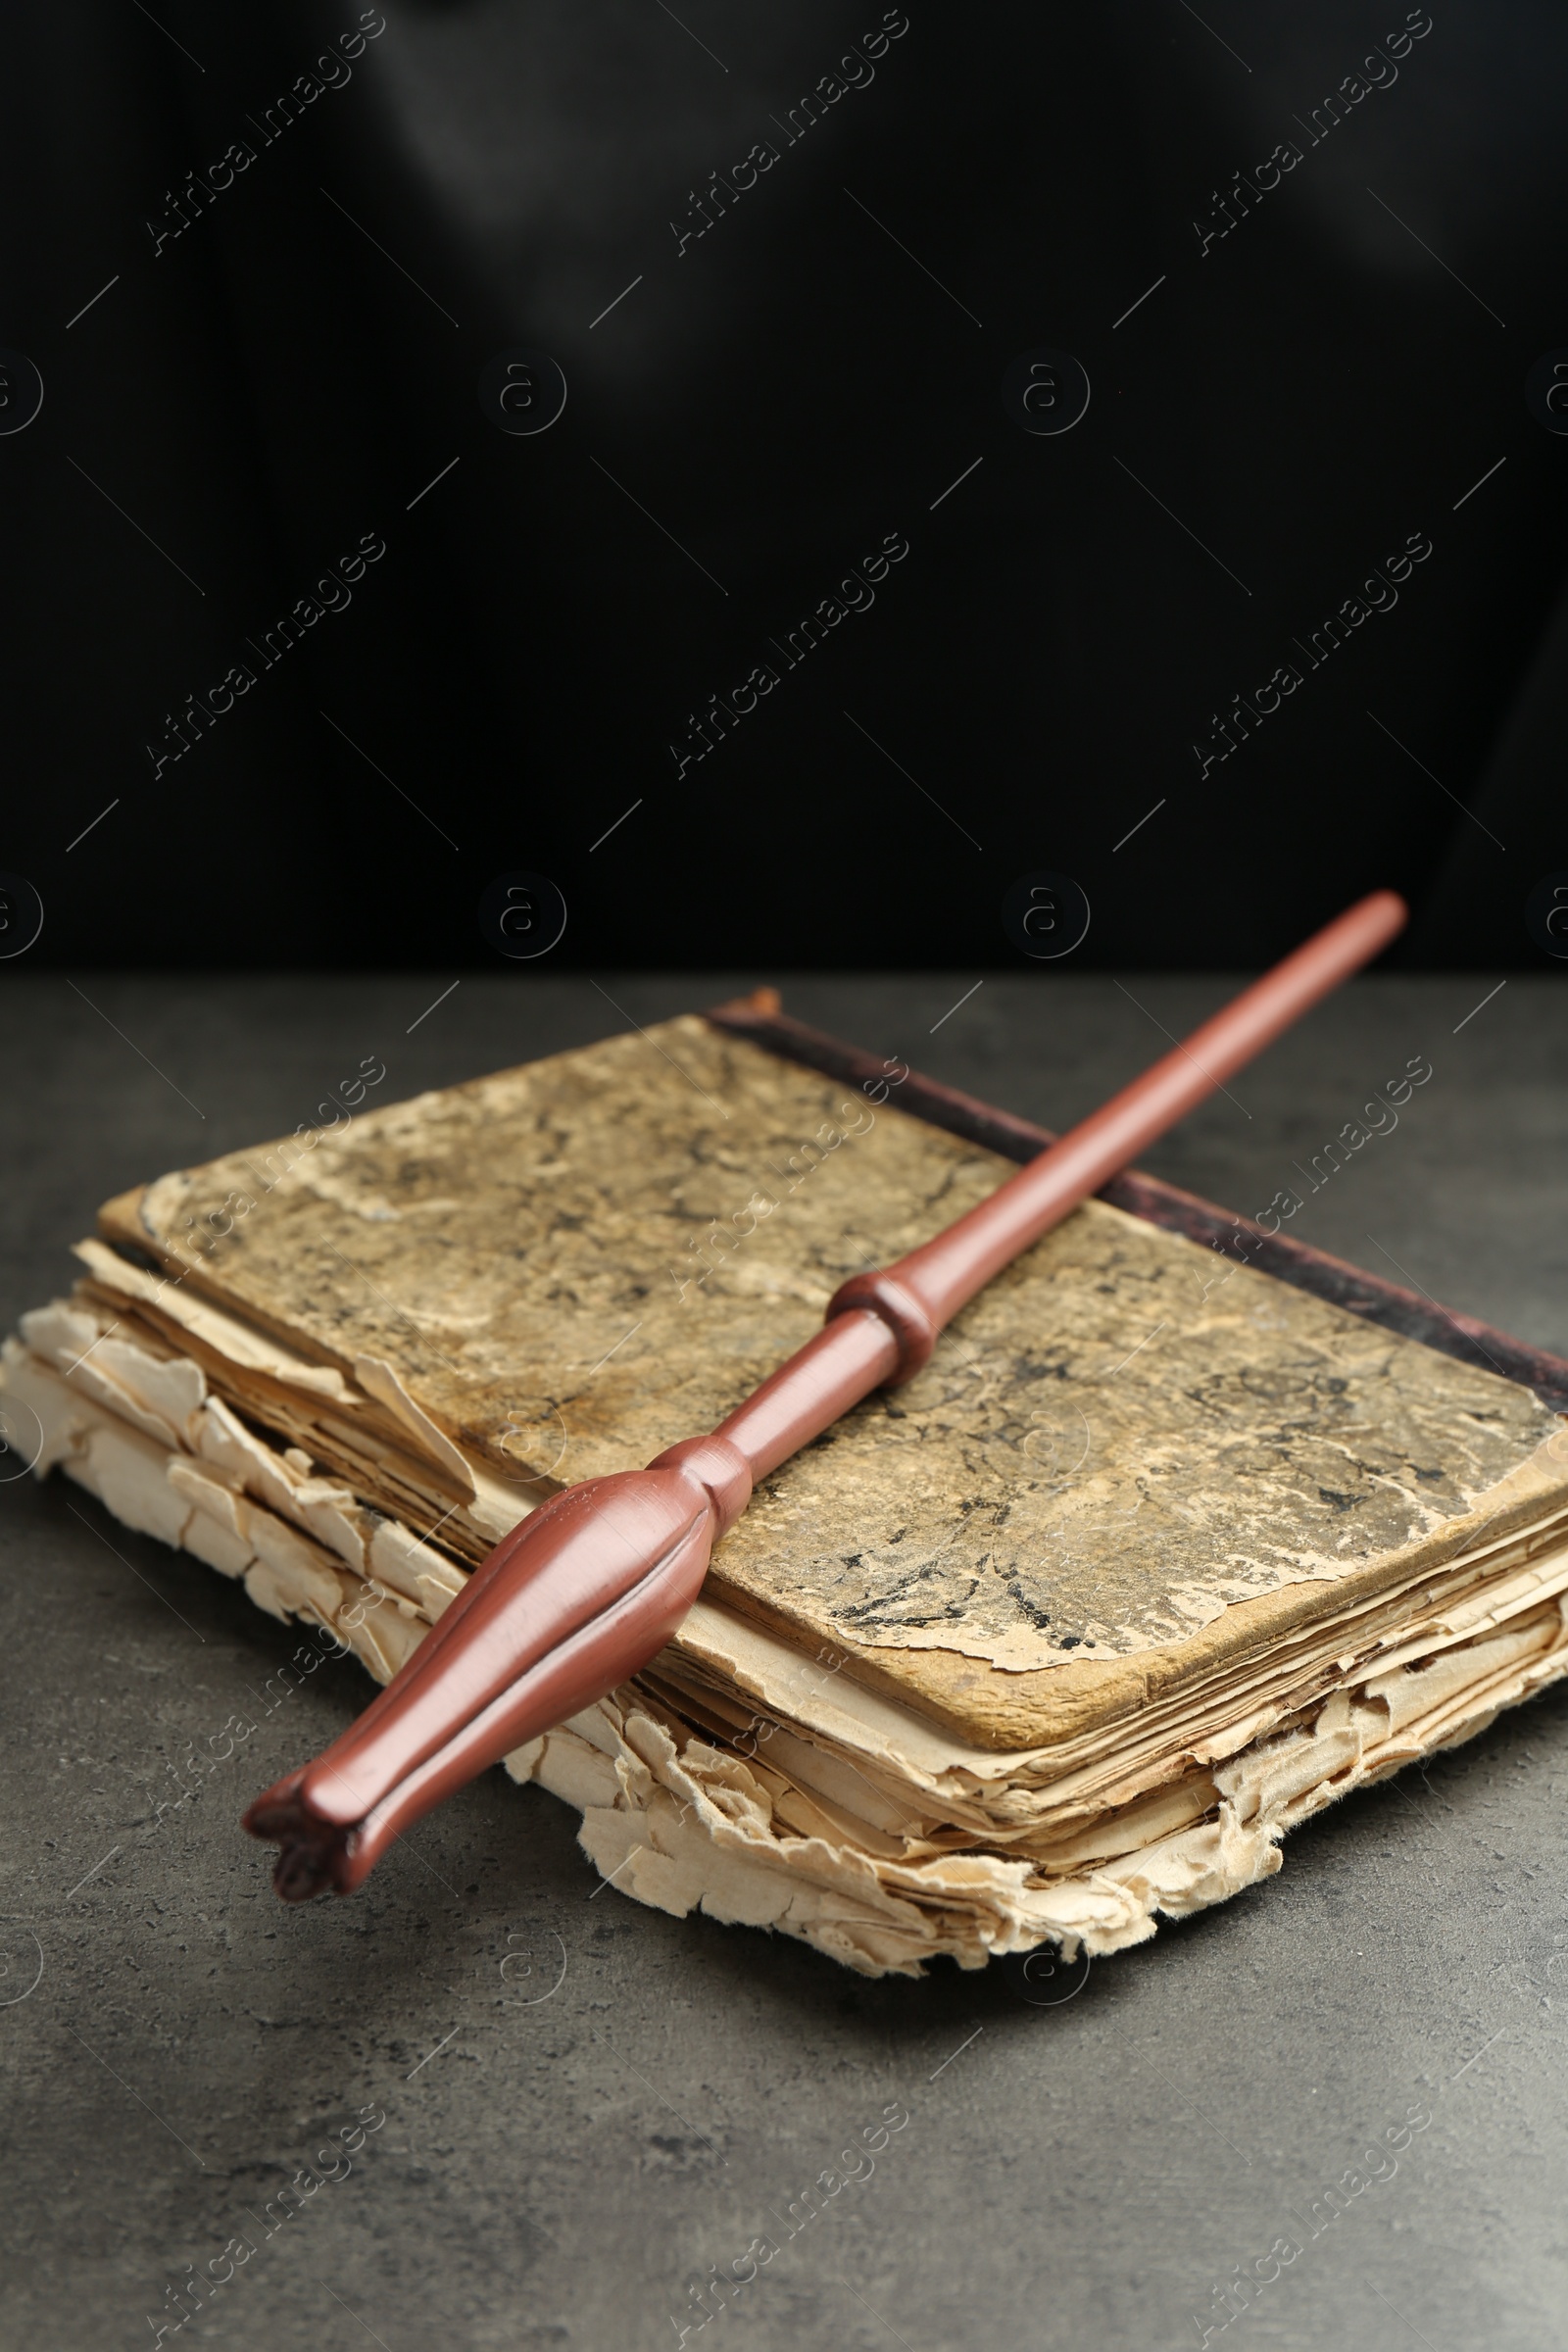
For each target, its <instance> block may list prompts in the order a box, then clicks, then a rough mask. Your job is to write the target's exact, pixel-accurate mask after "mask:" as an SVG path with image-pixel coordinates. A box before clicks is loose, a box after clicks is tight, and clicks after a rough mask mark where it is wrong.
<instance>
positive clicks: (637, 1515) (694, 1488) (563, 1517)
mask: <svg viewBox="0 0 1568 2352" xmlns="http://www.w3.org/2000/svg"><path fill="white" fill-rule="evenodd" d="M1406 920H1407V909H1406V907H1405V905H1404V902H1403V900H1402V899H1399V898H1397V897H1396V895H1395V893H1394V892H1393V891H1389V890H1380V891H1374V892H1373V894H1372V896H1371V897H1370V898H1366V899H1362V900H1361V901H1360V902H1359V904H1358V905H1356V906H1354V907H1350V908H1349V909H1348V911H1347V912H1346V913H1344V914H1342V915H1340V916H1339V917H1338V918H1337V920H1335V921H1334V922H1332V923H1330V924H1328V925H1327V927H1326V928H1325V929H1324V930H1322V931H1319V932H1318V933H1317V934H1316V935H1315V936H1314V937H1313V938H1311V939H1309V940H1308V941H1307V942H1306V943H1305V945H1304V946H1302V947H1299V948H1298V949H1297V950H1296V952H1295V954H1294V955H1291V956H1286V958H1285V960H1284V961H1283V963H1278V964H1276V965H1275V967H1274V969H1273V970H1272V971H1271V972H1266V973H1265V974H1264V975H1263V977H1262V978H1261V979H1260V980H1256V981H1254V982H1253V984H1252V985H1251V987H1250V988H1247V989H1244V990H1243V991H1242V993H1241V995H1240V996H1239V997H1237V998H1236V999H1235V1000H1234V1001H1233V1002H1232V1003H1231V1004H1229V1005H1226V1006H1225V1007H1224V1008H1223V1010H1221V1011H1219V1012H1217V1013H1215V1014H1214V1015H1213V1017H1212V1018H1211V1019H1210V1020H1207V1021H1204V1022H1203V1023H1202V1024H1201V1027H1199V1028H1197V1029H1195V1030H1194V1032H1193V1034H1192V1036H1191V1037H1190V1038H1189V1039H1188V1040H1187V1042H1186V1044H1185V1045H1180V1046H1177V1047H1176V1048H1175V1049H1174V1050H1173V1052H1171V1053H1169V1054H1165V1055H1164V1056H1163V1057H1162V1058H1161V1059H1160V1060H1159V1061H1156V1062H1155V1063H1154V1064H1153V1066H1152V1068H1151V1069H1148V1070H1146V1071H1145V1072H1144V1074H1143V1076H1142V1077H1140V1078H1135V1079H1134V1080H1133V1081H1132V1083H1131V1084H1130V1085H1129V1086H1125V1087H1123V1088H1122V1090H1121V1092H1120V1093H1119V1094H1117V1095H1113V1096H1112V1097H1111V1099H1110V1101H1109V1102H1108V1103H1105V1104H1104V1105H1103V1107H1102V1108H1101V1109H1099V1110H1097V1111H1093V1112H1092V1113H1091V1114H1090V1116H1089V1117H1088V1118H1087V1119H1084V1120H1082V1121H1081V1122H1080V1124H1079V1125H1078V1126H1076V1127H1074V1128H1073V1129H1071V1130H1070V1132H1069V1133H1068V1134H1066V1135H1063V1136H1060V1137H1058V1139H1057V1140H1056V1142H1055V1143H1054V1144H1052V1145H1050V1146H1049V1147H1048V1148H1047V1150H1045V1151H1044V1152H1041V1153H1040V1154H1039V1156H1038V1157H1037V1158H1035V1159H1032V1160H1031V1161H1029V1163H1028V1165H1027V1166H1025V1167H1022V1168H1020V1169H1019V1170H1018V1172H1017V1174H1016V1175H1014V1176H1009V1177H1008V1179H1007V1181H1006V1182H1005V1184H1003V1185H1000V1186H999V1187H998V1189H997V1190H996V1192H994V1193H993V1194H991V1195H990V1197H989V1199H987V1200H985V1201H980V1202H979V1203H978V1204H977V1206H975V1207H974V1208H971V1209H969V1210H968V1211H966V1213H965V1214H964V1215H963V1216H961V1217H959V1218H957V1219H956V1221H955V1222H954V1223H953V1224H952V1225H950V1226H948V1227H947V1229H946V1231H945V1232H942V1233H939V1234H937V1235H935V1236H934V1237H933V1239H932V1240H930V1241H928V1242H923V1243H922V1244H921V1245H920V1247H919V1248H918V1249H917V1250H911V1251H910V1253H909V1255H908V1256H907V1257H904V1258H901V1259H900V1260H899V1262H898V1263H897V1264H896V1265H894V1266H890V1267H887V1268H886V1269H884V1270H883V1271H882V1272H880V1273H867V1274H857V1275H855V1276H854V1277H853V1278H852V1279H851V1280H850V1281H849V1282H846V1283H845V1284H844V1285H843V1286H842V1288H841V1289H840V1290H838V1291H837V1292H836V1293H835V1295H834V1297H833V1299H831V1300H830V1301H829V1304H828V1309H827V1318H826V1321H825V1323H824V1326H823V1328H822V1330H821V1331H819V1332H818V1333H817V1334H816V1336H815V1338H814V1339H811V1340H809V1341H808V1342H807V1344H806V1346H805V1347H804V1348H800V1349H798V1350H797V1352H796V1353H795V1354H794V1355H792V1356H791V1357H790V1359H789V1361H788V1362H787V1363H785V1364H782V1365H780V1367H779V1369H778V1370H777V1371H776V1372H774V1373H772V1374H771V1375H770V1376H769V1378H768V1379H766V1380H764V1381H763V1382H762V1385H761V1386H760V1388H759V1389H758V1390H756V1391H755V1392H754V1394H753V1395H752V1396H751V1397H748V1398H747V1399H746V1401H745V1403H744V1404H741V1405H738V1406H737V1407H736V1409H735V1411H734V1412H732V1413H731V1414H730V1415H729V1417H728V1419H727V1420H724V1421H721V1422H720V1423H719V1426H718V1427H717V1429H715V1430H714V1431H712V1432H711V1435H710V1436H708V1437H702V1438H687V1439H685V1440H683V1442H682V1443H681V1444H680V1445H678V1446H670V1447H669V1448H668V1449H667V1451H665V1452H663V1453H662V1454H660V1455H659V1456H658V1458H657V1459H656V1460H654V1461H652V1462H650V1463H649V1465H648V1467H647V1468H646V1469H643V1470H622V1471H616V1472H614V1473H613V1474H612V1475H611V1476H609V1477H605V1478H590V1479H585V1480H584V1481H583V1482H582V1483H581V1484H580V1485H578V1486H574V1487H568V1488H566V1489H565V1490H564V1493H562V1494H560V1495H555V1496H554V1497H553V1498H552V1499H551V1500H550V1501H549V1502H547V1503H544V1504H543V1505H541V1507H540V1508H539V1509H538V1510H536V1511H534V1512H532V1513H531V1514H530V1515H529V1517H528V1518H526V1519H524V1520H523V1521H522V1523H521V1524H520V1526H518V1527H515V1528H514V1530H513V1531H512V1533H511V1534H510V1535H509V1536H505V1537H503V1539H502V1541H501V1542H500V1543H499V1544H497V1545H496V1547H495V1549H494V1550H493V1551H492V1552H491V1553H490V1556H489V1557H488V1559H486V1560H485V1561H484V1562H483V1563H482V1565H481V1566H480V1567H478V1568H476V1569H475V1570H474V1572H473V1574H472V1576H471V1577H470V1578H469V1579H468V1582H467V1584H466V1587H465V1589H464V1591H463V1592H462V1593H460V1594H459V1596H458V1597H457V1599H456V1600H454V1601H453V1602H452V1604H451V1605H450V1607H449V1608H448V1609H447V1610H446V1611H445V1612H444V1614H443V1615H442V1616H441V1617H440V1619H439V1620H438V1621H437V1623H436V1625H435V1626H434V1628H433V1629H432V1630H431V1632H430V1633H428V1634H427V1635H426V1636H425V1638H424V1640H423V1641H422V1642H420V1644H419V1646H418V1648H417V1650H416V1651H415V1653H414V1655H413V1656H412V1657H411V1658H410V1659H409V1661H408V1664H407V1665H406V1666H404V1667H403V1668H402V1670H401V1671H400V1672H399V1673H398V1674H396V1675H394V1676H393V1678H392V1681H391V1682H390V1683H389V1684H388V1685H387V1687H386V1689H385V1690H384V1691H381V1692H380V1693H379V1694H378V1695H377V1696H376V1697H375V1698H373V1699H372V1700H371V1702H370V1704H369V1705H368V1707H367V1708H366V1710H365V1712H364V1714H363V1715H361V1716H360V1717H359V1718H358V1720H357V1721H356V1722H354V1723H352V1724H351V1725H350V1726H349V1729H348V1730H347V1731H346V1732H345V1733H343V1735H342V1737H341V1738H340V1739H337V1740H333V1742H332V1744H331V1745H330V1747H328V1748H326V1749H325V1750H323V1752H322V1753H321V1754H320V1755H319V1756H318V1757H317V1758H316V1759H315V1761H314V1762H313V1763H310V1764H305V1765H302V1766H301V1767H300V1768H299V1770H298V1771H296V1772H291V1773H290V1774H288V1775H287V1777H286V1778H285V1779H283V1780H281V1781H279V1782H277V1783H276V1785H275V1786H274V1787H273V1788H271V1789H268V1790H267V1792H266V1794H265V1795H263V1796H259V1797H258V1798H257V1799H256V1802H255V1803H254V1804H253V1805H252V1806H251V1808H250V1810H249V1812H248V1813H247V1814H246V1815H245V1827H246V1828H247V1829H248V1830H249V1831H251V1833H252V1834H253V1836H255V1837H258V1838H271V1839H273V1840H274V1841H275V1842H276V1843H277V1844H278V1845H279V1846H280V1847H281V1848H282V1851H281V1853H280V1854H279V1855H278V1859H277V1865H276V1869H275V1871H274V1873H273V1885H274V1886H275V1887H276V1888H277V1891H278V1893H279V1894H280V1895H281V1896H282V1897H283V1899H284V1900H285V1902H303V1901H305V1900H306V1899H307V1898H308V1897H309V1896H311V1895H313V1894H323V1893H325V1892H327V1891H328V1890H329V1889H330V1890H335V1891H336V1892H337V1893H339V1894H349V1893H352V1892H353V1890H354V1888H355V1887H360V1886H362V1885H363V1884H364V1882H365V1880H366V1879H367V1878H368V1875H369V1873H370V1871H371V1870H372V1869H373V1868H374V1866H375V1864H376V1862H377V1860H378V1859H379V1858H380V1856H381V1855H382V1854H383V1853H384V1852H385V1851H386V1849H387V1847H388V1846H389V1845H390V1844H391V1843H392V1841H393V1839H394V1838H397V1837H398V1836H399V1835H400V1834H401V1833H402V1832H403V1831H404V1830H406V1829H407V1828H408V1827H409V1825H410V1824H411V1823H412V1822H415V1821H417V1820H418V1818H419V1816H420V1815H421V1814H423V1813H428V1812H429V1811H430V1810H431V1808H432V1807H433V1806H435V1805H438V1804H439V1803H440V1802H441V1801H442V1799H443V1798H444V1797H447V1796H450V1795H451V1794H452V1793H453V1791H454V1790H455V1789H461V1788H462V1787H463V1786H464V1784H465V1783H466V1782H467V1781H471V1780H473V1779H474V1778H475V1777H476V1776H477V1775H478V1774H479V1773H481V1772H483V1771H484V1770H485V1768H486V1766H488V1765H491V1764H497V1763H499V1762H500V1761H501V1759H502V1757H503V1756H506V1755H510V1754H511V1752H512V1750H513V1749H514V1748H516V1747H520V1746H521V1745H522V1744H523V1742H524V1741H525V1740H532V1739H535V1738H536V1737H537V1736H538V1735H539V1734H540V1733H541V1732H546V1731H549V1730H550V1729H551V1728H552V1726H554V1725H556V1724H559V1723H564V1721H565V1720H566V1719H567V1718H568V1717H569V1716H572V1715H575V1714H578V1713H579V1712H580V1711H581V1710H582V1709H583V1708H584V1707H588V1706H591V1705H592V1704H593V1702H594V1701H595V1700H596V1699H598V1698H602V1697H604V1696H605V1694H606V1693H607V1692H608V1691H613V1690H614V1689H615V1688H616V1686H617V1685H618V1684H621V1683H624V1682H625V1681H627V1680H628V1678H629V1677H630V1676H632V1675H634V1674H636V1673H637V1672H638V1671H639V1669H641V1668H642V1667H644V1666H646V1665H648V1664H649V1663H650V1661H651V1660H652V1659H653V1658H655V1657H656V1656H657V1655H658V1653H659V1652H660V1650H662V1648H663V1646H664V1644H665V1643H666V1642H668V1641H669V1640H670V1639H671V1637H672V1636H673V1635H674V1634H675V1632H676V1631H677V1629H678V1628H679V1625H680V1622H681V1619H682V1618H683V1617H684V1616H685V1614H686V1612H687V1610H688V1609H689V1608H690V1607H691V1605H692V1603H693V1601H695V1600H696V1598H697V1595H698V1593H699V1591H700V1589H701V1586H702V1582H703V1578H704V1576H705V1574H706V1573H707V1569H708V1562H709V1558H710V1555H711V1551H712V1548H713V1545H714V1544H715V1543H716V1542H717V1541H718V1538H719V1537H720V1536H721V1535H723V1534H724V1532H725V1531H726V1529H728V1528H730V1527H733V1525H734V1524H735V1521H736V1520H737V1519H738V1518H739V1517H740V1515H741V1513H742V1511H744V1510H745V1508H746V1505H747V1503H748V1502H749V1501H750V1499H751V1495H752V1490H753V1488H754V1487H755V1485H756V1483H757V1481H758V1480H759V1479H760V1478H763V1477H765V1476H766V1475H767V1473H768V1472H769V1471H770V1470H776V1469H777V1468H778V1466H779V1464H780V1463H781V1462H785V1461H788V1459H789V1457H790V1455H791V1454H793V1453H796V1452H798V1451H799V1449H800V1448H801V1446H805V1445H807V1444H809V1441H810V1440H811V1439H812V1438H815V1437H819V1436H820V1435H821V1433H822V1431H823V1430H825V1429H827V1428H829V1427H830V1426H831V1424H832V1423H833V1422H835V1421H837V1420H838V1419H839V1417H840V1416H841V1415H842V1414H844V1413H847V1412H848V1411H849V1410H850V1408H851V1406H852V1405H855V1404H858V1403H859V1402H860V1400H861V1398H862V1397H868V1396H869V1395H870V1393H871V1391H872V1390H873V1389H877V1388H882V1387H884V1386H894V1387H897V1386H898V1385H900V1384H901V1383H902V1382H904V1381H907V1380H910V1379H912V1378H913V1376H914V1374H915V1373H916V1372H918V1371H919V1370H920V1368H921V1366H922V1365H923V1364H924V1363H926V1362H927V1361H928V1360H929V1358H930V1355H931V1351H932V1349H933V1348H934V1347H935V1346H936V1342H937V1338H938V1335H939V1334H940V1333H941V1331H942V1330H943V1328H944V1326H945V1325H946V1324H947V1323H949V1322H950V1321H951V1320H952V1318H953V1316H954V1315H956V1313H957V1311H958V1309H959V1308H960V1307H961V1306H964V1305H966V1304H967V1302H968V1301H969V1299H972V1298H973V1297H974V1296H975V1294H976V1292H977V1291H981V1290H983V1289H984V1288H985V1286H986V1284H987V1283H988V1282H990V1280H991V1279H992V1277H993V1275H995V1274H998V1273H1000V1272H1001V1270H1002V1268H1003V1267H1004V1266H1006V1265H1010V1264H1011V1262H1012V1260H1013V1259H1014V1258H1015V1257H1017V1256H1018V1255H1020V1253H1021V1252H1022V1251H1023V1250H1027V1249H1028V1248H1029V1246H1030V1244H1031V1243H1033V1242H1037V1241H1038V1240H1039V1239H1040V1237H1041V1235H1042V1234H1044V1233H1048V1232H1049V1231H1050V1230H1051V1228H1052V1226H1054V1225H1056V1224H1059V1223H1060V1221H1061V1219H1062V1218H1063V1217H1065V1216H1066V1215H1067V1214H1068V1213H1069V1212H1070V1211H1071V1210H1072V1209H1074V1208H1076V1207H1077V1206H1078V1204H1079V1202H1080V1201H1085V1200H1087V1199H1088V1198H1089V1196H1090V1194H1092V1193H1094V1192H1096V1191H1097V1190H1098V1189H1099V1188H1100V1186H1101V1185H1103V1184H1105V1183H1106V1182H1108V1180H1109V1179H1110V1178H1111V1177H1112V1176H1115V1175H1117V1174H1118V1173H1119V1172H1120V1171H1121V1169H1123V1168H1125V1167H1126V1166H1127V1165H1128V1164H1129V1162H1130V1161H1131V1160H1132V1159H1133V1158H1134V1157H1135V1156H1136V1155H1137V1153H1138V1152H1141V1151H1143V1150H1144V1149H1145V1147H1146V1146H1147V1145H1149V1144H1151V1143H1152V1142H1154V1141H1155V1139H1156V1138H1157V1137H1159V1136H1161V1135H1163V1134H1164V1133H1165V1132H1166V1130H1167V1129H1168V1128H1170V1127H1172V1126H1174V1125H1175V1123H1176V1121H1177V1120H1178V1119H1180V1118H1182V1117H1183V1116H1184V1115H1185V1114H1186V1112H1188V1111H1189V1110H1191V1109H1192V1108H1193V1107H1194V1106H1195V1104H1197V1103H1201V1102H1202V1100H1203V1099H1204V1097H1205V1096H1207V1095H1209V1094H1211V1093H1212V1092H1213V1091H1214V1090H1215V1089H1216V1088H1217V1087H1219V1086H1221V1085H1222V1084H1223V1083H1224V1081H1225V1080H1226V1079H1227V1078H1229V1077H1230V1076H1232V1074H1233V1073H1234V1072H1235V1071H1237V1070H1239V1069H1240V1068H1241V1067H1242V1066H1243V1064H1244V1063H1246V1062H1248V1061H1250V1059H1251V1057H1252V1056H1253V1054H1258V1053H1260V1052H1261V1051H1262V1049H1263V1048H1264V1047H1265V1046H1266V1045H1268V1044H1270V1043H1271V1042H1272V1040H1273V1039H1274V1038H1276V1037H1278V1036H1279V1034H1280V1032H1281V1031H1282V1030H1284V1029H1287V1028H1289V1027H1290V1025H1291V1023H1292V1022H1293V1021H1295V1020H1298V1019H1299V1017H1300V1015H1301V1014H1302V1013H1304V1012H1306V1011H1307V1010H1309V1008H1310V1007H1311V1006H1312V1005H1315V1004H1317V1002H1318V1001H1319V999H1320V998H1322V997H1325V996H1327V995H1328V994H1329V992H1330V991H1331V990H1332V989H1334V988H1337V987H1338V986H1339V984H1340V982H1341V981H1342V980H1346V979H1348V977H1349V976H1350V974H1351V973H1352V972H1354V971H1357V970H1359V969H1360V967H1361V966H1362V965H1363V964H1365V963H1367V962H1369V961H1370V960H1371V958H1372V957H1373V956H1376V955H1377V954H1378V953H1379V952H1380V951H1381V950H1382V949H1384V948H1386V947H1387V946H1388V944H1389V942H1390V941H1391V940H1392V939H1394V938H1395V937H1396V936H1397V933H1398V932H1399V931H1401V930H1402V929H1403V927H1404V924H1405V921H1406Z"/></svg>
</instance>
